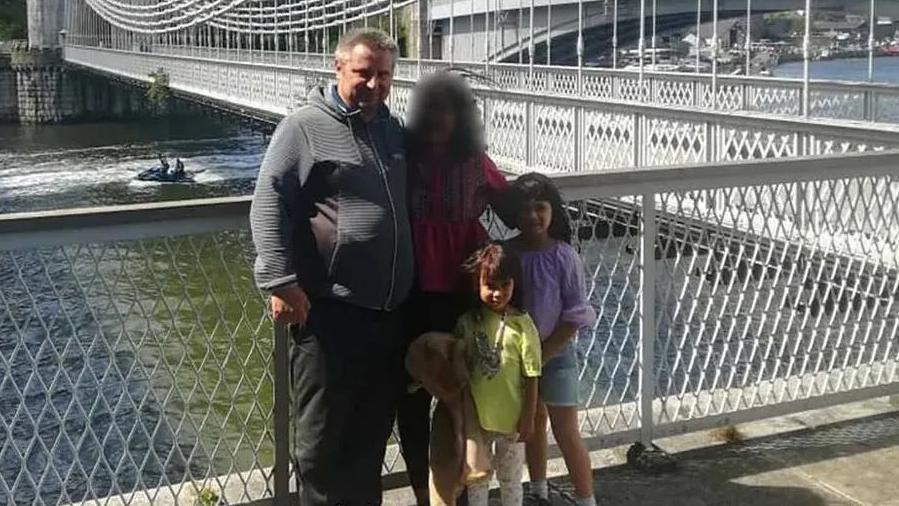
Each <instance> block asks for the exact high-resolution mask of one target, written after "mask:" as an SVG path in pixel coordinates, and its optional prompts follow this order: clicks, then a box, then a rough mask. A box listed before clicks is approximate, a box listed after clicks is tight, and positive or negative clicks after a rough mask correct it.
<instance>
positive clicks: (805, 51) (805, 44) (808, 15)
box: [802, 0, 812, 118]
mask: <svg viewBox="0 0 899 506" xmlns="http://www.w3.org/2000/svg"><path fill="white" fill-rule="evenodd" d="M811 57H812V0H805V37H803V39H802V115H803V116H805V117H806V118H807V117H808V113H809V103H808V99H809V92H808V91H809V90H808V85H809V62H810V61H811Z"/></svg>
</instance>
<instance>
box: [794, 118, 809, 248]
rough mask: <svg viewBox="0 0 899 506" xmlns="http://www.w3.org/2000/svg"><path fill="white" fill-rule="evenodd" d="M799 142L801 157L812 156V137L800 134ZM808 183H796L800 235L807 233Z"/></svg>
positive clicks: (797, 221) (797, 224)
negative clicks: (806, 197)
mask: <svg viewBox="0 0 899 506" xmlns="http://www.w3.org/2000/svg"><path fill="white" fill-rule="evenodd" d="M796 140H797V141H798V142H799V146H798V152H799V156H801V157H805V156H810V155H811V154H812V149H811V137H809V135H808V134H807V133H800V134H798V136H797V139H796ZM805 196H806V183H800V182H797V183H796V202H795V206H796V229H797V230H799V233H800V234H801V233H804V232H805V226H806V224H807V221H808V220H807V219H806V207H807V206H806V201H805V200H806V199H805Z"/></svg>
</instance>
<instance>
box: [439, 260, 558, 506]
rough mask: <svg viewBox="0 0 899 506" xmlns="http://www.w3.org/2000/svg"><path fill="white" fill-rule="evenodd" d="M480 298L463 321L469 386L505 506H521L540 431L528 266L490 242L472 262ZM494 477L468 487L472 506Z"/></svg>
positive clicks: (478, 504)
mask: <svg viewBox="0 0 899 506" xmlns="http://www.w3.org/2000/svg"><path fill="white" fill-rule="evenodd" d="M465 267H466V271H467V272H468V273H469V274H471V276H472V278H473V281H474V282H475V286H476V287H477V295H478V299H479V301H480V303H479V304H477V305H476V307H474V308H473V309H471V310H469V311H468V312H466V313H465V314H464V315H462V317H461V318H459V322H458V324H457V325H456V332H455V333H456V335H457V336H458V337H460V338H461V339H463V340H464V341H465V345H466V350H467V360H466V362H467V365H468V375H469V388H470V390H471V396H472V399H473V400H474V405H475V408H476V410H477V414H478V420H479V421H480V425H481V429H482V430H483V431H484V434H485V439H486V440H487V441H489V442H490V443H489V446H493V447H494V448H493V449H492V452H493V453H492V462H493V469H494V470H495V471H496V476H497V479H498V480H499V484H500V494H501V497H502V504H503V506H521V503H522V499H523V497H522V487H521V476H522V472H523V467H524V453H525V451H524V444H523V443H522V442H523V441H526V440H527V439H528V438H529V437H530V436H531V434H532V433H533V430H534V416H535V412H536V409H537V378H538V377H539V376H540V369H541V362H542V360H541V356H540V340H539V336H538V334H537V329H536V328H535V327H534V323H533V321H532V320H531V318H530V317H529V316H528V315H527V313H525V312H523V311H522V310H521V266H520V264H519V260H518V258H517V257H516V256H515V255H514V254H513V253H512V251H511V250H510V249H509V248H508V247H507V246H503V245H501V244H498V243H492V244H489V245H487V246H485V247H483V248H481V249H480V250H478V251H477V252H475V254H474V255H472V256H471V258H470V259H469V261H468V262H467V263H466V265H465ZM489 490H490V477H489V476H488V477H487V478H485V479H481V480H479V481H477V482H474V483H469V484H468V504H469V506H486V505H487V497H488V492H489Z"/></svg>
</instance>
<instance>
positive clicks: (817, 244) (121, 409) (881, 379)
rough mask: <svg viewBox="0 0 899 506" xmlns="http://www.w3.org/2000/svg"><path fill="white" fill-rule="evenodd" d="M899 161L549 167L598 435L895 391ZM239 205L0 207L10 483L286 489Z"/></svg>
mask: <svg viewBox="0 0 899 506" xmlns="http://www.w3.org/2000/svg"><path fill="white" fill-rule="evenodd" d="M897 176H899V153H894V152H886V153H866V154H853V155H841V156H831V157H815V158H805V159H798V160H786V161H783V160H765V161H752V162H740V163H725V164H710V165H701V166H681V167H668V168H653V169H649V168H646V169H636V170H610V171H605V172H600V173H581V174H566V175H554V176H553V177H554V178H555V181H556V183H557V184H558V185H559V186H560V188H561V189H562V191H563V193H564V194H565V196H566V199H567V200H568V201H569V206H570V212H571V217H572V220H573V226H574V230H575V232H576V234H575V237H576V238H577V239H576V246H577V248H578V249H579V251H580V252H581V255H582V258H583V260H584V263H585V265H586V268H587V269H588V280H589V281H588V290H589V297H590V300H591V302H592V303H593V305H594V307H595V309H596V311H597V313H598V315H599V317H598V319H597V322H596V324H595V326H594V327H593V328H592V329H588V330H585V331H583V332H582V333H581V335H580V336H579V339H578V349H579V352H580V364H581V375H580V378H581V392H582V401H583V406H582V408H583V410H582V412H581V421H582V430H583V432H584V434H585V435H587V436H588V437H590V438H591V439H590V445H591V447H594V448H597V447H609V446H614V445H617V444H621V443H627V442H631V441H634V440H636V439H642V440H644V441H648V440H651V439H653V438H659V437H663V436H666V435H671V434H675V433H680V432H688V431H695V430H701V429H704V428H708V427H714V426H719V425H724V424H729V423H739V422H741V421H746V420H751V419H758V418H764V417H770V416H776V415H781V414H786V413H791V412H796V411H801V410H805V409H810V408H814V407H820V406H825V405H829V404H835V403H841V402H848V401H851V400H855V399H863V398H868V397H874V396H880V395H886V394H895V393H899V371H897V368H896V365H897V360H899V330H897V329H899V308H897V306H896V304H894V301H895V300H896V298H897V297H899V271H897V267H899V265H897V262H899V255H897V253H896V252H897V251H899V249H897V245H899V215H897V207H896V206H897V204H899V185H897V183H896V177H897ZM647 202H652V203H653V205H648V206H647V205H646V203H647ZM248 206H249V198H247V197H237V198H225V199H212V200H204V201H188V202H174V203H159V204H140V205H131V206H117V207H112V208H100V209H86V210H64V211H51V212H41V213H24V214H12V215H0V333H2V335H4V336H7V338H6V339H4V340H3V342H2V343H0V406H2V407H3V409H0V435H3V436H4V439H3V440H2V442H0V458H2V461H3V462H4V463H7V464H9V465H3V466H0V502H2V503H14V504H62V503H69V502H74V503H78V502H82V501H91V500H95V499H102V498H104V497H109V496H111V497H112V500H111V501H112V503H133V502H134V501H139V502H150V503H158V504H163V503H165V504H168V503H175V504H193V503H194V501H195V499H196V497H197V496H198V495H199V494H201V493H202V491H204V490H206V491H209V493H211V494H212V495H215V496H217V497H218V498H219V499H221V500H222V501H224V502H225V503H229V504H233V503H245V502H251V501H263V502H269V501H272V500H273V499H275V498H279V497H285V496H286V493H287V487H288V481H287V479H288V474H287V460H288V459H287V455H288V447H289V446H288V445H289V442H288V441H289V437H288V436H289V434H288V433H289V428H288V425H287V422H288V416H289V414H288V413H289V410H288V409H287V405H288V403H289V401H288V399H287V397H286V392H287V391H286V385H287V370H288V368H287V346H288V345H287V339H286V338H284V334H283V333H282V331H283V329H281V330H280V331H279V328H276V329H274V330H275V334H274V335H275V339H274V340H273V339H272V336H273V328H272V325H271V323H270V321H269V319H268V315H267V310H266V306H265V302H264V296H263V295H262V294H260V293H259V292H258V291H257V290H256V289H255V287H254V286H253V283H252V275H251V272H250V270H251V267H250V266H251V259H252V257H253V252H252V246H251V244H250V241H249V235H248V233H247V213H248ZM488 224H489V225H490V226H489V229H490V231H491V234H492V235H494V236H495V237H496V236H498V235H500V234H502V233H503V232H501V231H500V230H499V227H498V226H496V227H495V226H494V222H493V221H489V220H488ZM10 337H11V338H10ZM272 358H274V360H272ZM398 459H399V455H398V452H397V450H396V448H395V447H391V448H390V450H389V452H388V459H387V461H386V462H385V473H387V474H390V473H395V472H397V470H399V469H401V467H397V466H399V464H398ZM272 466H274V468H273V467H272Z"/></svg>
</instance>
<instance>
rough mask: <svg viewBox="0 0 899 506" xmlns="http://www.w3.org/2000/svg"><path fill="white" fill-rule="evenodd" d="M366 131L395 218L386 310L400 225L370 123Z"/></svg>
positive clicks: (388, 304)
mask: <svg viewBox="0 0 899 506" xmlns="http://www.w3.org/2000/svg"><path fill="white" fill-rule="evenodd" d="M365 132H366V133H367V134H368V142H369V143H370V144H371V149H372V151H373V152H374V153H375V163H376V164H377V165H378V172H380V173H381V181H383V182H384V190H385V191H386V192H387V202H388V203H389V204H390V216H391V217H392V218H393V258H392V259H391V262H392V263H391V267H390V287H389V288H388V289H387V300H386V301H384V310H385V311H386V310H388V309H390V301H391V300H392V299H393V291H394V289H395V285H396V257H397V250H398V249H399V238H398V237H397V235H399V232H398V230H397V229H398V228H399V225H398V224H397V221H396V207H395V206H394V204H393V194H391V193H390V182H389V181H388V179H387V170H386V169H385V168H384V164H383V163H382V162H381V154H380V153H379V152H378V146H377V144H376V143H375V140H374V137H372V135H371V128H370V127H369V125H368V123H366V124H365Z"/></svg>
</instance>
